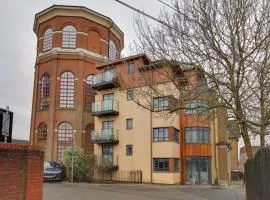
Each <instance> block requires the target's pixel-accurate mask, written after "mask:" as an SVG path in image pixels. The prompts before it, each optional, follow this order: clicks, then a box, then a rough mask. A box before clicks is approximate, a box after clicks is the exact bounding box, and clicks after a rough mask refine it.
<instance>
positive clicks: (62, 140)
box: [57, 122, 74, 160]
mask: <svg viewBox="0 0 270 200" xmlns="http://www.w3.org/2000/svg"><path fill="white" fill-rule="evenodd" d="M73 134H74V133H73V127H72V124H71V123H69V122H62V123H60V124H59V125H58V130H57V160H62V157H63V155H62V154H63V152H64V151H65V149H67V148H69V147H71V146H72V143H73Z"/></svg>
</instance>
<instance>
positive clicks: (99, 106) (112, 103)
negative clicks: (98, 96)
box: [92, 99, 119, 117]
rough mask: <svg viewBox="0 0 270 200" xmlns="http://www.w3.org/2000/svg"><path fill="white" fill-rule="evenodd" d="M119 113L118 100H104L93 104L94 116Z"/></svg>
mask: <svg viewBox="0 0 270 200" xmlns="http://www.w3.org/2000/svg"><path fill="white" fill-rule="evenodd" d="M118 114H119V103H118V101H116V100H113V99H110V100H104V101H99V102H95V103H93V104H92V115H93V116H98V117H101V116H111V115H118Z"/></svg>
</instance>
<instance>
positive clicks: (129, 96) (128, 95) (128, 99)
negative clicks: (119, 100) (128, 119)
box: [127, 90, 133, 101]
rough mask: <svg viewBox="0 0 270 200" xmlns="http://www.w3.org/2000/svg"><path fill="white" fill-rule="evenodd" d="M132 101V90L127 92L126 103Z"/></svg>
mask: <svg viewBox="0 0 270 200" xmlns="http://www.w3.org/2000/svg"><path fill="white" fill-rule="evenodd" d="M132 99H133V90H127V101H131V100H132Z"/></svg>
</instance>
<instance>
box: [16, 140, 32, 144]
mask: <svg viewBox="0 0 270 200" xmlns="http://www.w3.org/2000/svg"><path fill="white" fill-rule="evenodd" d="M12 144H29V141H28V140H21V139H12Z"/></svg>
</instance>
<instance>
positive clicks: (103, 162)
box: [95, 154, 118, 171]
mask: <svg viewBox="0 0 270 200" xmlns="http://www.w3.org/2000/svg"><path fill="white" fill-rule="evenodd" d="M95 161H96V165H97V166H98V167H99V168H100V169H103V170H104V171H112V170H117V169H118V155H104V154H103V155H95Z"/></svg>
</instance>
